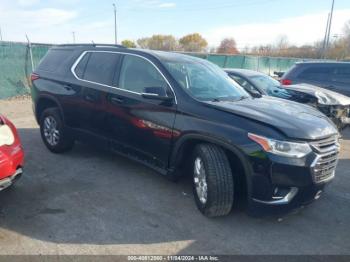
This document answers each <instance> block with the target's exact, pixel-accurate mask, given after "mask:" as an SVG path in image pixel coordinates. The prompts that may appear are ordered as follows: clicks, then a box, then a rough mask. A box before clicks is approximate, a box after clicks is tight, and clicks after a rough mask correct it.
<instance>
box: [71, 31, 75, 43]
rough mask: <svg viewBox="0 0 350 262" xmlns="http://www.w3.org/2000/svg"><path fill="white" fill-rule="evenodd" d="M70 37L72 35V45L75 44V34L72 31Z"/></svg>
mask: <svg viewBox="0 0 350 262" xmlns="http://www.w3.org/2000/svg"><path fill="white" fill-rule="evenodd" d="M72 35H73V44H75V32H74V31H73V32H72Z"/></svg>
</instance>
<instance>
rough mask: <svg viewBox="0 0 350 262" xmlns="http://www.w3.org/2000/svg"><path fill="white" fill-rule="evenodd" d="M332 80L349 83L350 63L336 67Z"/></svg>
mask: <svg viewBox="0 0 350 262" xmlns="http://www.w3.org/2000/svg"><path fill="white" fill-rule="evenodd" d="M333 80H334V81H336V82H339V83H345V84H350V65H343V66H338V67H336V68H335V72H334V76H333Z"/></svg>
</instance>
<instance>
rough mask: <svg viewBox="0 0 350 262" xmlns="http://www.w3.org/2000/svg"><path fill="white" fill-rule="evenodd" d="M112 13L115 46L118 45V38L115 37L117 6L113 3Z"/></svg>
mask: <svg viewBox="0 0 350 262" xmlns="http://www.w3.org/2000/svg"><path fill="white" fill-rule="evenodd" d="M113 11H114V41H115V44H116V45H117V44H118V37H117V6H116V5H115V4H114V3H113Z"/></svg>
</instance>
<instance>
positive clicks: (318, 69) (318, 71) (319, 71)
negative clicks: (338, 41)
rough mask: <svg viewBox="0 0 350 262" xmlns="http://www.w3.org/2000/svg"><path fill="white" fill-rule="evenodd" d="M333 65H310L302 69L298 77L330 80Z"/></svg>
mask: <svg viewBox="0 0 350 262" xmlns="http://www.w3.org/2000/svg"><path fill="white" fill-rule="evenodd" d="M333 72H334V67H332V66H312V67H309V68H306V69H305V70H304V71H302V72H301V73H300V75H299V77H298V78H301V79H306V80H316V81H317V80H331V78H332V74H333Z"/></svg>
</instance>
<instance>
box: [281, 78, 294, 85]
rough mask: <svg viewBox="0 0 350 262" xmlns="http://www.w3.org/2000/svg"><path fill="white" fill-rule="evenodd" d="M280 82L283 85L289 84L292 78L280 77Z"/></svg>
mask: <svg viewBox="0 0 350 262" xmlns="http://www.w3.org/2000/svg"><path fill="white" fill-rule="evenodd" d="M281 84H282V85H284V86H289V85H291V84H292V80H290V79H282V80H281Z"/></svg>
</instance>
